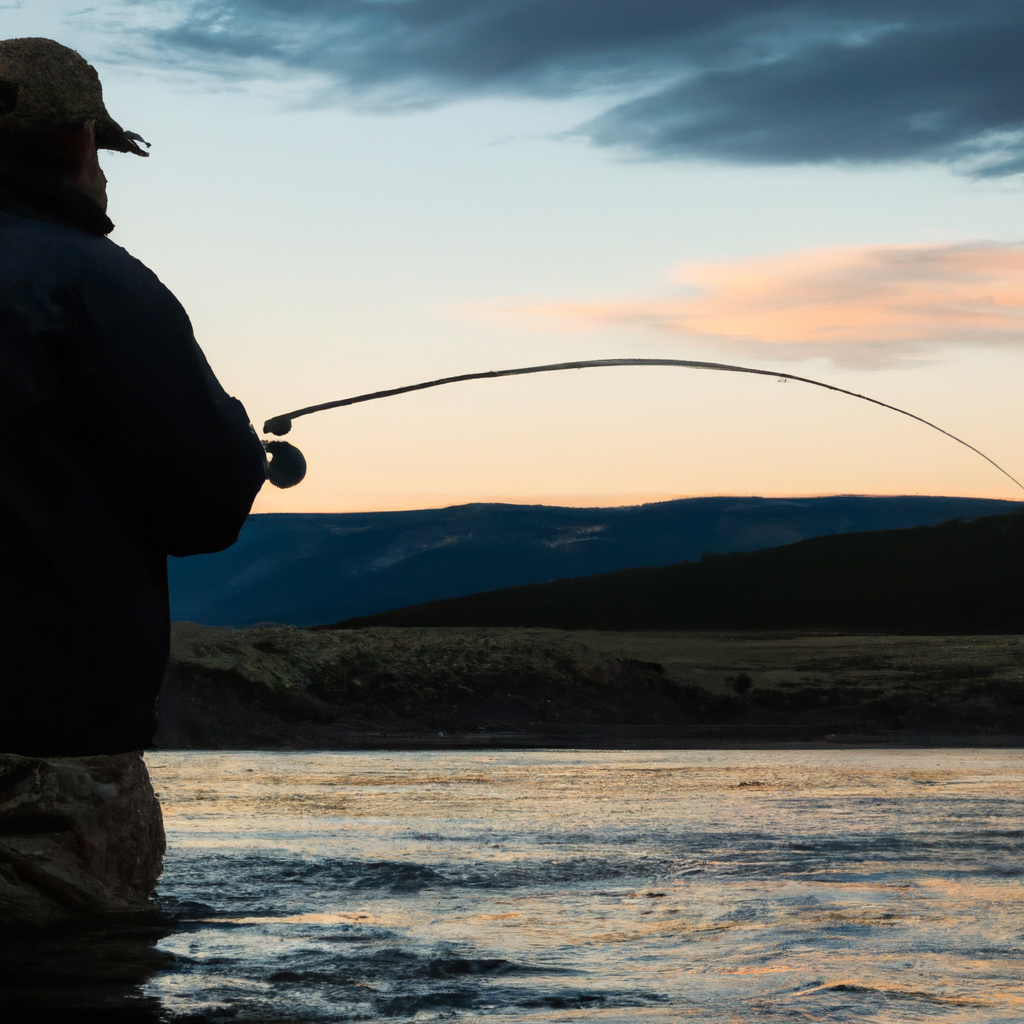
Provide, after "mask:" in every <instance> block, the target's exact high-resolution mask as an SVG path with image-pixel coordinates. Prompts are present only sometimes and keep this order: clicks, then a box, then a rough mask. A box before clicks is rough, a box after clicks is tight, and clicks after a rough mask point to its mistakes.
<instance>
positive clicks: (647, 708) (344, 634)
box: [155, 622, 1024, 750]
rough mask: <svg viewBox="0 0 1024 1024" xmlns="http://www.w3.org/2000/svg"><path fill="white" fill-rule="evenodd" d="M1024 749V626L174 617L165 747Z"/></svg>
mask: <svg viewBox="0 0 1024 1024" xmlns="http://www.w3.org/2000/svg"><path fill="white" fill-rule="evenodd" d="M804 744H813V745H818V744H820V745H823V746H826V747H827V746H833V745H839V746H843V745H870V746H880V745H894V746H1021V745H1024V636H1021V635H986V636H972V635H955V636H949V635H947V636H894V635H882V634H871V633H838V632H810V631H730V632H723V631H636V632H611V631H597V630H559V629H546V628H504V627H370V628H363V629H341V630H339V629H333V630H331V629H319V630H308V629H299V628H296V627H282V626H263V627H253V628H248V629H227V628H214V627H206V626H199V625H196V624H194V623H187V622H178V623H174V626H173V630H172V660H171V665H170V668H169V670H168V674H167V678H166V681H165V685H164V691H163V695H162V697H161V704H160V728H159V731H158V733H157V739H156V743H155V746H156V747H157V748H158V749H225V750H227V749H236V750H237V749H266V750H274V749H276V750H346V749H353V750H357V749H482V748H492V749H493V748H507V749H508V748H513V749H514V748H528V747H549V748H559V747H561V748H572V747H577V748H594V749H600V748H625V749H628V748H634V749H639V748H659V747H661V748H687V747H693V748H700V747H716V746H725V747H742V746H773V745H784V746H792V745H798V746H799V745H804Z"/></svg>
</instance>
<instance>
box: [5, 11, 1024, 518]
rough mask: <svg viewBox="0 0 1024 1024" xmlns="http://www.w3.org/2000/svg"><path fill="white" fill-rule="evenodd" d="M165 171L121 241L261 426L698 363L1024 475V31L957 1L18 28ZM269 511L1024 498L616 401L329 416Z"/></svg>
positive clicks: (785, 415) (969, 478) (854, 432)
mask: <svg viewBox="0 0 1024 1024" xmlns="http://www.w3.org/2000/svg"><path fill="white" fill-rule="evenodd" d="M30 35H41V36H49V37H51V38H54V39H57V40H59V41H60V42H62V43H65V44H66V45H68V46H72V47H74V48H75V49H77V50H79V52H81V53H82V54H83V55H84V56H85V57H86V58H87V59H88V60H89V61H90V62H91V63H93V64H94V65H95V66H96V68H97V69H98V71H99V72H100V76H101V79H102V81H103V84H104V95H105V99H106V103H107V107H108V109H109V111H110V113H111V114H112V116H113V117H114V118H115V119H116V120H117V121H119V122H120V123H121V124H122V126H124V127H125V128H127V129H130V130H132V131H136V132H139V133H140V134H141V135H143V136H144V137H145V138H146V139H147V140H148V141H149V142H151V143H152V149H151V155H150V157H149V158H148V159H145V160H142V159H139V158H137V157H133V156H131V155H127V154H120V153H109V154H103V158H102V163H103V166H104V170H105V171H106V173H107V176H108V178H109V179H110V185H109V193H110V208H109V211H108V212H109V213H110V215H111V217H112V219H113V220H114V222H115V224H116V225H117V227H116V229H115V231H114V233H113V235H112V236H111V237H112V238H113V240H114V241H116V242H117V243H118V244H119V245H122V246H124V247H125V248H126V249H128V251H129V252H131V253H132V254H133V255H135V256H137V257H138V258H139V259H141V260H142V261H143V262H144V263H146V264H147V265H148V266H149V267H151V268H152V269H153V270H154V271H155V272H156V273H157V274H158V275H159V277H160V278H161V280H163V281H164V282H165V283H166V284H167V285H168V286H169V287H170V288H171V290H172V291H173V292H174V293H175V294H176V295H177V296H178V298H179V299H180V300H181V301H182V303H183V304H184V306H185V308H186V309H187V310H188V312H189V314H190V316H191V318H192V322H193V325H194V327H195V331H196V336H197V338H198V339H199V342H200V344H201V345H202V347H203V349H204V351H205V352H206V354H207V357H208V359H209V360H210V363H211V365H212V366H213V368H214V370H215V371H216V373H217V374H218V376H219V378H220V379H221V381H222V383H223V384H224V386H225V387H226V388H227V389H228V391H230V392H231V393H232V394H234V395H236V396H238V397H239V398H240V399H241V400H242V402H243V403H244V404H245V407H246V409H247V410H248V412H249V415H250V417H251V419H252V421H253V423H254V424H255V425H256V426H257V428H259V427H261V426H262V423H263V421H264V420H265V419H267V418H268V417H270V416H273V415H277V414H280V413H284V412H287V411H289V410H291V409H294V408H298V407H302V406H306V405H311V404H315V403H319V402H325V401H330V400H333V399H338V398H343V397H346V396H348V395H354V394H359V393H363V392H368V391H375V390H380V389H383V388H390V387H397V386H401V385H404V384H409V383H414V382H416V381H418V380H426V379H432V378H436V377H440V376H447V375H451V374H458V373H469V372H474V371H479V370H488V369H502V368H505V367H512V366H517V365H531V364H537V363H547V362H558V361H563V360H571V359H590V358H594V359H599V358H612V357H620V356H621V357H663V358H676V359H699V360H710V361H717V362H728V363H740V364H743V365H749V366H756V367H761V368H767V369H774V370H778V371H780V372H785V373H791V374H797V375H802V376H808V377H813V378H815V379H819V380H822V381H825V382H827V383H830V384H834V385H836V386H838V387H842V388H846V389H849V390H852V391H856V392H861V393H864V394H867V395H870V396H872V397H873V398H877V399H879V400H881V401H884V402H887V403H889V404H892V405H895V406H898V407H901V408H904V409H907V410H909V411H910V412H913V413H915V414H917V415H919V416H922V417H924V418H925V419H928V420H931V421H933V422H935V423H937V424H938V425H939V426H941V427H943V428H944V429H946V430H948V431H950V432H952V433H954V434H956V435H958V436H960V437H962V438H964V440H966V441H968V442H969V443H970V444H972V445H974V446H975V447H977V448H979V449H981V450H982V451H983V452H985V453H986V454H987V455H989V456H990V457H991V458H993V459H994V460H995V461H996V462H998V463H999V464H1000V465H1002V466H1004V467H1005V468H1006V469H1007V470H1008V471H1009V472H1010V473H1011V474H1013V475H1014V476H1016V477H1018V478H1020V479H1024V446H1022V443H1021V441H1022V438H1024V402H1022V401H1021V386H1020V385H1021V382H1022V381H1024V76H1022V75H1021V74H1020V72H1019V68H1020V58H1019V54H1020V53H1021V52H1022V48H1024V9H1022V8H1021V6H1020V4H1019V3H1013V2H984V0H982V2H977V3H974V4H970V5H968V4H964V3H963V2H962V0H958V2H956V3H953V2H947V0H927V2H924V0H834V2H798V0H793V2H786V0H756V2H754V0H690V2H686V3H683V2H677V0H672V2H669V0H585V2H584V0H242V2H238V3H228V2H216V0H168V2H163V0H160V2H147V0H117V2H104V0H99V2H97V3H94V4H91V5H90V4H88V3H87V2H83V0H77V2H72V3H65V2H64V0H20V2H17V0H0V37H6V38H10V37H17V36H30ZM288 440H289V441H291V442H293V443H294V444H296V445H298V446H299V447H300V448H301V449H302V450H303V452H304V453H305V455H306V458H307V461H308V463H309V472H308V475H307V477H306V480H305V481H304V482H303V483H302V484H300V485H299V486H297V487H295V488H292V489H290V490H276V489H272V488H271V487H269V486H268V487H266V488H264V490H263V492H262V493H261V494H260V496H259V498H258V499H257V502H256V505H255V509H254V510H255V511H257V512H343V511H356V510H384V509H401V508H420V507H433V506H442V505H449V504H455V503H461V502H468V501H513V502H543V503H548V504H566V505H623V504H634V503H639V502H642V501H651V500H660V499H666V498H675V497H687V496H694V495H710V494H736V495H752V494H757V495H765V496H805V495H817V494H833V493H845V494H918V493H919V494H947V495H954V494H955V495H974V496H981V497H1006V498H1020V497H1021V491H1020V489H1018V488H1016V487H1015V486H1014V485H1013V484H1012V483H1011V482H1010V481H1009V480H1008V479H1007V478H1006V477H1004V476H1001V475H1000V474H999V473H998V472H996V470H994V469H993V468H992V467H991V466H990V465H988V464H987V463H986V462H984V461H983V460H982V459H980V458H978V456H977V455H974V454H972V453H971V452H969V451H968V450H966V449H965V448H962V447H960V446H958V445H956V444H954V443H953V442H951V441H949V440H948V439H946V438H943V437H942V436H941V435H939V434H937V433H935V432H934V431H930V430H928V429H927V428H925V427H923V426H921V425H920V424H918V423H915V422H913V421H911V420H909V419H906V418H904V417H901V416H898V415H896V414H894V413H890V412H886V411H885V410H883V409H879V408H877V407H875V406H871V405H868V404H867V403H863V402H858V401H856V400H853V399H849V398H845V397H843V396H841V395H836V394H833V393H829V392H826V391H822V390H820V389H817V388H813V387H808V386H805V385H800V384H797V383H793V382H790V383H786V384H783V383H780V382H778V381H776V380H774V379H772V378H762V377H746V376H737V375H733V374H713V373H707V372H696V371H690V370H675V369H646V368H645V369H634V368H628V369H601V370H587V371H578V372H573V373H563V374H550V375H544V376H539V377H525V378H523V377H520V378H511V379H507V380H501V381H484V382H476V383H471V384H461V385H453V386H451V387H446V388H438V389H435V390H432V391H427V392H422V393H419V394H414V395H408V396H403V397H400V398H394V399H388V400H385V401H381V402H374V403H368V404H366V405H361V406H356V407H352V408H347V409H339V410H334V411H331V412H325V413H322V414H319V415H317V416H311V417H309V418H306V419H301V420H298V421H296V423H295V426H294V428H293V430H292V432H291V434H290V435H289V436H288Z"/></svg>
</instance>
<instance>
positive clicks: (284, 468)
mask: <svg viewBox="0 0 1024 1024" xmlns="http://www.w3.org/2000/svg"><path fill="white" fill-rule="evenodd" d="M599 366H676V367H682V368H683V369H686V370H714V371H717V372H719V373H753V374H756V375H757V376H759V377H774V378H775V379H776V380H786V381H788V380H795V381H797V382H798V383H800V384H812V385H813V386H814V387H816V388H824V389H825V390H826V391H835V392H836V393H838V394H840V395H849V396H850V397H851V398H859V399H860V400H861V401H862V402H870V403H871V404H872V405H879V406H881V407H882V408H883V409H889V410H890V411H891V412H898V413H899V414H900V415H901V416H908V417H909V418H910V419H912V420H917V422H918V423H923V424H924V425H925V426H926V427H931V428H932V430H937V431H938V432H939V433H940V434H944V435H945V436H946V437H948V438H949V439H950V440H952V441H956V443H957V444H962V445H963V446H964V447H965V448H969V449H970V450H971V451H972V452H974V454H975V455H980V456H981V457H982V458H983V459H984V460H985V461H986V462H987V463H988V464H989V465H990V466H994V467H995V468H996V469H998V470H999V472H1000V473H1002V474H1003V476H1005V477H1006V478H1007V479H1009V480H1012V481H1013V482H1014V483H1015V484H1016V485H1017V486H1018V487H1019V488H1020V489H1021V490H1022V491H1024V484H1022V483H1021V482H1020V481H1019V480H1018V479H1017V478H1016V477H1014V476H1011V475H1010V474H1009V473H1008V472H1007V471H1006V470H1005V469H1003V467H1002V466H1000V465H999V463H998V462H996V461H995V460H994V459H990V458H989V457H988V456H987V455H986V454H985V453H984V452H983V451H980V450H979V449H977V448H975V447H974V445H973V444H968V443H967V442H966V441H965V440H963V438H960V437H957V436H956V434H951V433H950V432H949V431H948V430H943V429H942V427H940V426H938V425H936V424H935V423H932V422H930V421H929V420H926V419H924V417H922V416H915V415H914V413H912V412H907V410H906V409H900V408H898V407H897V406H895V405H890V404H889V403H888V402H881V401H879V400H878V399H877V398H871V397H870V396H869V395H861V394H858V393H857V392H856V391H847V390H846V388H838V387H836V386H835V385H834V384H826V383H825V382H824V381H820V380H812V379H811V378H810V377H800V376H797V375H796V374H795V373H780V372H778V371H776V370H760V369H757V368H756V367H753V366H732V365H730V364H729V363H707V362H701V361H698V360H694V359H577V360H574V361H572V362H569V363H547V364H545V365H543V366H519V367H516V368H514V369H511V370H485V371H483V372H482V373H460V374H458V375H457V376H455V377H441V378H439V379H438V380H426V381H422V382H420V383H419V384H406V385H405V387H401V388H389V389H388V390H386V391H371V392H370V393H369V394H365V395H354V396H353V397H351V398H340V399H338V400H337V401H336V402H322V403H321V404H320V405H307V406H306V407H305V408H304V409H296V410H294V411H293V412H288V413H284V414H282V415H280V416H272V417H271V418H270V419H269V420H267V421H266V423H264V424H263V431H264V433H267V434H275V435H277V436H278V437H281V436H282V435H284V434H287V433H288V432H289V431H290V430H291V429H292V421H293V420H297V419H298V418H299V417H300V416H309V415H311V414H312V413H315V412H324V411H325V410H327V409H340V408H341V407H342V406H346V405H358V404H359V403H361V402H375V401H376V400H377V399H378V398H393V397H394V396H395V395H407V394H409V392H411V391H425V390H426V389H427V388H439V387H441V385H443V384H460V383H462V382H463V381H467V380H492V379H494V378H497V377H521V376H523V375H525V374H528V373H553V372H555V371H556V370H589V369H593V368H595V367H599ZM263 446H264V448H266V450H267V452H268V453H269V455H270V456H271V462H270V471H269V475H270V482H271V483H272V484H274V485H275V486H277V487H294V486H295V485H296V484H297V483H299V482H300V481H301V480H302V478H303V477H304V476H305V475H306V460H305V458H304V457H303V455H302V452H300V451H299V449H298V448H296V447H295V446H294V445H292V444H289V443H288V442H287V441H264V442H263Z"/></svg>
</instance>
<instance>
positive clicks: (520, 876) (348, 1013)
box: [146, 750, 1024, 1024]
mask: <svg viewBox="0 0 1024 1024" xmlns="http://www.w3.org/2000/svg"><path fill="white" fill-rule="evenodd" d="M148 760H149V763H150V769H151V772H152V775H153V779H154V783H155V785H156V788H157V790H158V791H159V792H160V794H161V800H162V803H163V805H164V814H165V822H166V826H167V833H168V845H169V853H168V858H167V864H166V869H165V873H164V877H163V880H162V882H161V885H160V894H161V898H162V900H163V901H164V903H165V906H166V907H167V909H168V910H169V912H170V913H171V914H172V915H173V916H174V917H175V919H176V920H177V922H178V926H177V929H176V930H175V932H174V933H173V934H171V935H170V936H168V937H167V938H165V939H164V940H162V942H161V943H160V946H161V948H162V949H163V950H165V951H166V952H169V953H172V954H174V955H175V957H176V958H177V959H176V960H175V962H174V966H173V968H172V969H170V970H167V971H164V972H163V973H160V974H158V975H157V976H156V977H155V978H154V979H153V980H152V981H151V982H150V983H149V985H148V987H147V990H146V991H147V994H148V995H150V996H153V997H155V998H158V999H159V1000H160V1001H161V1002H162V1005H163V1006H164V1009H165V1012H167V1013H169V1014H170V1015H171V1016H172V1018H173V1016H175V1015H181V1016H182V1017H184V1016H187V1015H197V1014H198V1015H201V1016H203V1017H205V1018H207V1019H216V1017H218V1016H220V1015H221V1014H232V1015H233V1016H234V1019H236V1020H254V1021H255V1020H282V1021H283V1020H289V1021H305V1020H311V1021H312V1020H317V1021H342V1020H358V1019H363V1020H365V1019H379V1018H388V1017H401V1018H407V1019H408V1018H415V1019H417V1020H431V1019H444V1020H451V1019H465V1020H475V1019H481V1018H486V1017H492V1018H494V1019H501V1020H510V1019H515V1020H524V1021H527V1020H528V1021H565V1020H595V1021H596V1020H600V1021H622V1022H626V1021H637V1020H650V1021H669V1020H678V1019H680V1018H692V1019H694V1020H708V1021H735V1022H746V1021H754V1020H758V1021H762V1020H765V1019H773V1018H775V1017H778V1018H784V1019H787V1020H791V1019H796V1020H807V1021H816V1020H822V1021H825V1020H828V1021H862V1020H876V1021H917V1020H920V1021H932V1020H935V1019H940V1018H941V1019H942V1020H949V1021H956V1022H968V1021H969V1022H975V1021H976V1022H979V1024H980V1022H987V1024H988V1022H997V1021H998V1022H1002V1021H1006V1022H1010V1021H1013V1022H1019V1021H1020V1020H1021V1019H1024V981H1022V978H1024V886H1022V858H1021V853H1022V851H1024V800H1022V798H1024V752H1021V751H1017V750H1012V751H993V750H988V751H986V750H917V751H909V750H907V751H896V750H886V751H862V750H805V751H790V750H768V751H750V750H745V751H625V752H609V751H585V752H576V751H527V752H505V751H500V752H482V753H481V752H458V753H448V752H398V753H365V752H360V753H221V752H187V753H182V752H175V753H170V752H157V753H154V754H151V755H149V758H148Z"/></svg>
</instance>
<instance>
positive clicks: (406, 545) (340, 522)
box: [169, 496, 1019, 626]
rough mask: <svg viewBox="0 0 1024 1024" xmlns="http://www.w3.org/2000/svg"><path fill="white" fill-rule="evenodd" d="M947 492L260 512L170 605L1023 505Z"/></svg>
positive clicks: (404, 589) (178, 589)
mask: <svg viewBox="0 0 1024 1024" xmlns="http://www.w3.org/2000/svg"><path fill="white" fill-rule="evenodd" d="M1018 507H1019V506H1018V504H1017V503H1014V502H1008V501H988V500H983V499H973V498H948V497H917V496H907V497H885V498H872V497H850V496H837V497H828V498H809V499H800V500H790V499H777V498H728V497H726V498H690V499H684V500H679V501H666V502H658V503H655V504H649V505H639V506H633V507H625V508H582V509H580V508H559V507H556V506H544V505H499V504H476V505H459V506H454V507H452V508H443V509H427V510H422V511H414V512H367V513H352V514H344V515H256V516H251V517H250V518H249V520H248V522H247V523H246V525H245V527H244V529H243V530H242V535H241V537H240V539H239V541H238V543H237V544H235V545H234V546H233V547H231V548H229V549H228V550H227V551H224V552H221V553H219V554H216V555H199V556H195V557H192V558H183V559H175V558H172V559H170V565H169V574H170V584H171V613H172V617H173V618H175V619H177V620H189V621H193V622H199V623H203V624H205V625H213V626H247V625H252V624H255V623H260V622H277V623H283V624H290V625H300V626H306V625H314V624H317V623H324V622H334V621H337V620H339V619H347V618H351V617H354V616H365V615H372V614H374V613H377V612H383V611H387V610H390V609H394V608H401V607H404V606H407V605H413V604H420V603H422V602H427V601H435V600H439V599H443V598H450V597H458V596H461V595H467V594H474V593H477V592H480V591H486V590H492V589H495V588H499V587H511V586H518V585H522V584H533V583H543V582H547V581H550V580H558V579H565V578H567V577H581V576H590V575H593V574H595V573H603V572H608V571H610V570H616V569H626V568H632V567H636V566H664V565H670V564H672V563H676V562H680V561H683V560H684V559H690V560H693V559H699V558H700V557H701V556H702V555H704V554H706V553H708V552H720V553H721V552H734V551H753V550H756V549H760V548H772V547H776V546H778V545H783V544H790V543H793V542H794V541H799V540H803V539H805V538H809V537H820V536H824V535H829V534H837V533H847V532H851V531H864V530H885V529H894V528H899V527H908V526H919V525H926V524H934V523H939V522H942V521H944V520H948V519H952V518H954V517H973V516H986V515H994V514H997V513H1000V512H1006V511H1008V510H1011V509H1015V508H1018Z"/></svg>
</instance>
